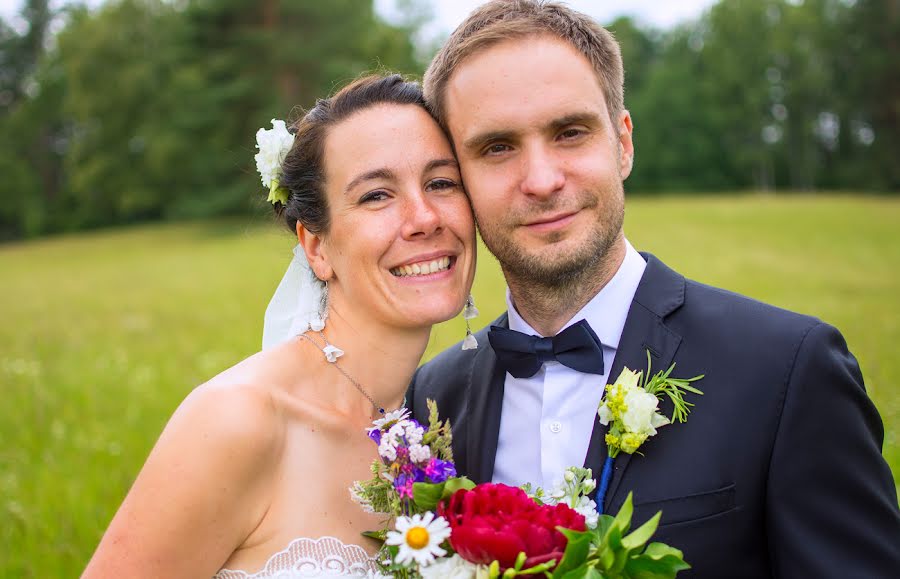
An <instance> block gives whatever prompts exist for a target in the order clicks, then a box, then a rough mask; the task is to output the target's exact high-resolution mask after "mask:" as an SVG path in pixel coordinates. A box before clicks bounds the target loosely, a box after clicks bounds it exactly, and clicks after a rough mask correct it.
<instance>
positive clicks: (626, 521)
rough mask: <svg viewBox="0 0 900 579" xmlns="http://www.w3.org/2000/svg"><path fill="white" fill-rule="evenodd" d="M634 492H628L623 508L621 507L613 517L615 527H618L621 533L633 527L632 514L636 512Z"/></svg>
mask: <svg viewBox="0 0 900 579" xmlns="http://www.w3.org/2000/svg"><path fill="white" fill-rule="evenodd" d="M632 494H633V493H628V496H627V497H626V498H625V502H624V503H623V504H622V508H621V509H619V512H618V513H617V514H616V516H615V517H614V518H613V527H618V529H619V532H620V533H621V534H625V533H627V532H628V529H629V528H630V527H631V515H633V514H634V504H633V502H632Z"/></svg>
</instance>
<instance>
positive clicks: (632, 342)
mask: <svg viewBox="0 0 900 579" xmlns="http://www.w3.org/2000/svg"><path fill="white" fill-rule="evenodd" d="M641 255H643V257H644V259H646V260H647V267H646V269H645V270H644V275H643V277H642V278H641V282H640V284H639V285H638V289H637V291H636V292H635V295H634V299H633V300H632V302H631V308H630V309H629V310H628V317H627V318H626V319H625V327H624V328H623V329H622V337H621V338H620V339H619V347H618V349H617V350H616V356H615V359H614V360H613V364H612V368H611V369H610V372H609V375H608V378H607V381H608V382H612V381H613V380H615V379H616V378H618V376H619V374H620V373H621V372H622V369H623V368H625V367H627V368H629V369H631V370H644V371H645V372H646V369H647V352H648V351H649V352H650V361H651V364H652V371H653V372H654V373H656V372H658V371H659V370H664V369H666V368H668V367H669V366H670V365H671V364H672V359H673V358H674V357H675V352H676V350H677V349H678V346H679V344H681V336H679V335H677V334H675V333H674V332H672V331H671V330H670V329H669V328H668V327H667V326H666V325H665V323H664V319H665V317H666V316H667V315H669V314H670V313H672V312H673V311H675V310H676V309H678V308H679V307H681V305H682V304H683V303H684V287H685V282H684V278H683V277H682V276H681V275H679V274H677V273H675V272H674V271H672V270H671V269H669V268H668V267H666V266H665V265H664V264H663V263H662V262H661V261H659V260H658V259H656V258H655V257H654V256H652V255H650V254H646V253H642V254H641ZM606 430H607V428H606V427H605V426H603V425H602V424H600V422H599V420H595V422H594V429H593V431H592V433H591V442H590V445H589V446H588V452H587V456H586V457H585V467H587V468H590V469H592V470H593V473H594V476H595V477H598V478H599V476H600V471H601V469H602V467H603V462H604V460H605V459H606V455H607V452H606V442H605V440H604V437H605V435H606ZM631 458H632V455H630V454H625V453H621V454H619V456H617V457H616V462H615V468H614V470H613V477H612V481H611V482H610V485H609V489H608V491H607V494H606V501H605V505H601V506H607V505H614V504H616V501H615V500H614V499H615V498H616V493H617V491H618V489H619V486H620V484H621V483H622V479H623V478H624V476H625V471H626V470H627V468H628V464H629V462H630V461H631ZM604 512H608V509H604Z"/></svg>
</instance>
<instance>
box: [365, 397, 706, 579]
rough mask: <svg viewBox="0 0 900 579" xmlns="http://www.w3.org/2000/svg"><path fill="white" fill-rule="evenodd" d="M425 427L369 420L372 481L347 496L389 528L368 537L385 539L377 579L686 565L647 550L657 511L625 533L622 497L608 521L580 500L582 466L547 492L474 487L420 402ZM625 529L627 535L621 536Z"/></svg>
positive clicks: (573, 573) (612, 571)
mask: <svg viewBox="0 0 900 579" xmlns="http://www.w3.org/2000/svg"><path fill="white" fill-rule="evenodd" d="M428 408H429V412H430V416H429V424H428V426H427V427H426V426H424V425H422V424H419V423H418V422H417V421H415V420H413V419H411V418H409V414H408V411H406V410H398V411H395V412H391V413H389V414H387V415H386V416H385V417H384V418H381V419H379V420H376V421H375V422H374V425H373V426H372V428H370V429H369V431H368V433H369V437H370V438H371V439H372V441H373V442H374V443H375V444H377V445H378V454H379V456H380V460H376V461H374V462H373V464H372V478H371V479H369V480H368V481H363V482H359V481H358V482H357V483H355V484H354V486H353V487H352V488H351V489H350V491H351V495H352V496H353V498H354V500H356V501H357V502H358V503H359V504H361V505H362V506H363V508H365V509H366V510H368V511H369V512H378V513H384V514H386V515H388V516H390V517H391V518H392V519H393V521H394V525H393V528H385V529H382V530H379V531H375V532H370V533H366V535H367V536H369V537H372V538H375V539H378V540H380V541H382V542H383V547H382V550H381V551H380V553H379V555H378V557H377V559H378V562H379V565H380V566H381V568H382V572H383V573H385V574H387V575H389V576H393V577H403V578H422V579H430V578H438V577H441V578H451V579H482V578H484V579H494V578H504V579H505V578H511V577H518V576H523V575H531V576H535V577H550V578H554V579H580V578H591V579H603V578H606V579H617V578H623V579H625V578H629V579H650V578H653V579H661V578H667V577H674V576H675V575H676V573H678V571H681V570H683V569H688V568H690V566H689V565H688V564H687V563H685V562H684V559H683V557H682V553H681V551H679V550H678V549H674V548H672V547H669V546H667V545H664V544H662V543H650V544H649V545H648V544H647V542H648V541H649V540H650V537H651V536H652V535H653V533H654V532H655V531H656V527H657V525H658V524H659V519H660V515H661V513H657V514H656V516H655V517H653V518H652V519H650V520H649V521H647V522H646V523H644V524H643V525H641V526H640V527H639V528H637V529H635V530H630V526H631V516H632V500H631V495H630V494H629V496H628V499H627V500H626V501H625V503H624V505H623V506H622V509H621V510H620V511H619V513H618V514H617V515H616V516H614V517H613V516H609V515H599V514H598V513H597V510H596V504H595V503H594V501H592V500H590V499H589V498H588V495H589V494H590V493H591V492H592V491H593V490H594V488H595V487H596V483H595V481H594V480H593V479H592V478H591V476H592V475H591V471H590V469H582V468H575V467H573V468H569V469H566V472H565V473H564V475H563V478H562V481H563V482H562V483H560V484H559V485H558V486H557V487H555V488H553V489H551V490H549V491H545V490H543V489H534V490H532V489H531V488H529V487H525V488H518V487H511V486H507V485H504V484H493V483H486V484H480V485H475V484H474V483H473V482H472V481H470V480H468V479H467V478H465V477H459V476H457V473H456V468H455V467H454V465H453V457H452V451H451V447H450V440H451V439H450V425H449V423H448V422H446V421H445V422H441V421H440V419H439V418H438V412H437V406H436V404H434V402H433V401H430V400H429V401H428ZM629 531H630V532H629Z"/></svg>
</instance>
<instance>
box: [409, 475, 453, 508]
mask: <svg viewBox="0 0 900 579" xmlns="http://www.w3.org/2000/svg"><path fill="white" fill-rule="evenodd" d="M445 484H446V483H439V484H432V483H423V482H417V483H413V502H414V503H416V507H417V508H419V509H422V510H423V511H431V510H434V508H435V507H437V504H438V502H439V501H440V500H441V498H442V497H443V495H444V485H445Z"/></svg>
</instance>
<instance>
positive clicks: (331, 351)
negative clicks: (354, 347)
mask: <svg viewBox="0 0 900 579" xmlns="http://www.w3.org/2000/svg"><path fill="white" fill-rule="evenodd" d="M322 352H323V353H324V354H325V359H326V360H328V361H329V362H331V363H334V362H336V361H337V359H338V358H340V357H341V356H343V355H344V351H343V350H341V349H340V348H338V347H337V346H332V345H331V344H328V345H327V346H325V347H324V348H322Z"/></svg>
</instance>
